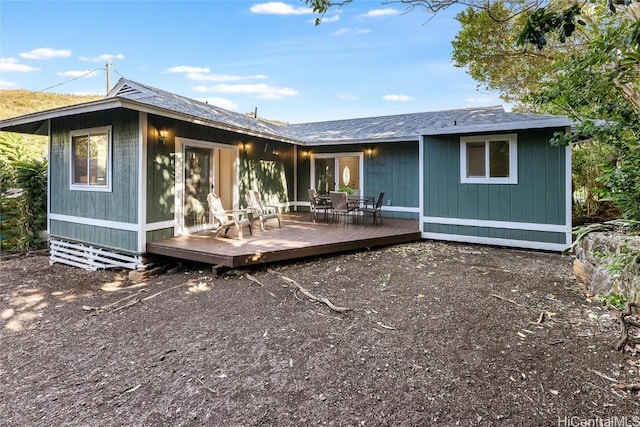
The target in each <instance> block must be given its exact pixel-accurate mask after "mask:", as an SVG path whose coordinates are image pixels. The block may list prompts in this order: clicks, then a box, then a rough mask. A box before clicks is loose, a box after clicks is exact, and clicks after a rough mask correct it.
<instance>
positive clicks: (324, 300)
mask: <svg viewBox="0 0 640 427" xmlns="http://www.w3.org/2000/svg"><path fill="white" fill-rule="evenodd" d="M269 273H271V274H275V275H276V276H279V277H280V278H281V279H282V280H284V281H285V282H288V283H291V284H292V285H294V286H296V287H297V288H298V289H299V290H300V292H302V293H303V294H304V295H305V296H306V297H307V298H309V299H310V300H312V301H315V302H321V303H323V304H326V306H327V307H329V308H330V309H331V310H333V311H335V312H338V313H344V312H345V311H350V310H351V309H350V308H348V307H338V306H336V305H334V304H333V303H332V302H331V301H329V299H327V298H324V297H318V296H315V295H313V294H312V293H311V292H309V291H308V290H307V289H305V288H304V287H303V286H302V285H300V284H299V283H298V282H296V281H295V280H293V279H290V278H289V277H287V276H285V275H283V274H280V273H278V272H277V271H275V270H271V269H270V270H269Z"/></svg>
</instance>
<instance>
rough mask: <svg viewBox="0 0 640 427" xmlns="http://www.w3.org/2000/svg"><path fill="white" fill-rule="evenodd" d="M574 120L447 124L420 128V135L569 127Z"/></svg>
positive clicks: (554, 119)
mask: <svg viewBox="0 0 640 427" xmlns="http://www.w3.org/2000/svg"><path fill="white" fill-rule="evenodd" d="M572 126H573V122H572V121H571V120H569V119H568V118H566V117H553V118H548V119H539V120H519V121H513V122H501V123H483V124H472V125H459V126H447V127H438V128H425V129H420V135H423V136H430V135H431V136H435V135H457V134H466V133H480V132H504V131H514V130H525V129H546V128H567V127H572Z"/></svg>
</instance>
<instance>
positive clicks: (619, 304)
mask: <svg viewBox="0 0 640 427" xmlns="http://www.w3.org/2000/svg"><path fill="white" fill-rule="evenodd" d="M599 299H600V302H601V303H602V305H604V306H606V307H608V306H610V305H612V306H614V307H616V308H617V309H619V310H624V308H625V305H626V304H627V301H628V299H627V297H625V296H624V295H621V294H614V293H610V294H607V295H600V296H599Z"/></svg>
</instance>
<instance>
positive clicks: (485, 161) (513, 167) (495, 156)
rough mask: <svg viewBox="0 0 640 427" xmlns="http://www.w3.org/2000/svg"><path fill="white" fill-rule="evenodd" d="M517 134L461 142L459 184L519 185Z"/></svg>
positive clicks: (465, 138) (464, 139)
mask: <svg viewBox="0 0 640 427" xmlns="http://www.w3.org/2000/svg"><path fill="white" fill-rule="evenodd" d="M517 166H518V162H517V142H516V135H515V134H510V135H486V136H477V137H463V138H461V139H460V182H462V183H468V184H517V182H518V178H517V177H518V171H517Z"/></svg>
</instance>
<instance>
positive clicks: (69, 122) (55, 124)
mask: <svg viewBox="0 0 640 427" xmlns="http://www.w3.org/2000/svg"><path fill="white" fill-rule="evenodd" d="M108 125H111V126H112V150H111V152H112V157H111V180H112V190H111V191H110V192H105V191H77V190H71V189H70V168H71V136H70V131H72V130H79V129H88V128H93V127H100V126H108ZM138 129H139V128H138V113H137V112H132V111H128V110H110V111H106V112H99V113H88V114H81V115H78V116H73V117H64V118H58V119H54V120H52V122H51V144H52V149H51V159H50V165H51V166H50V170H51V176H50V180H51V200H50V205H51V213H55V214H62V215H71V216H81V217H86V218H94V219H101V220H108V221H117V222H126V223H134V224H135V223H137V222H138V212H137V208H138V205H137V200H138V139H139V131H138Z"/></svg>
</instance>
